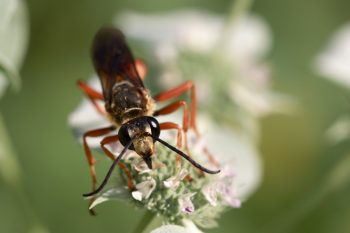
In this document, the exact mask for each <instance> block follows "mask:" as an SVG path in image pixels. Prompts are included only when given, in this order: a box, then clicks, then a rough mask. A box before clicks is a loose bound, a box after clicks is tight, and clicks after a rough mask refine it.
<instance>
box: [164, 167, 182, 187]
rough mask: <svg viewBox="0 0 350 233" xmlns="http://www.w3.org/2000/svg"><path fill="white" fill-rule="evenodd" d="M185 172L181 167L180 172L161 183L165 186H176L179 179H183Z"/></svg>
mask: <svg viewBox="0 0 350 233" xmlns="http://www.w3.org/2000/svg"><path fill="white" fill-rule="evenodd" d="M187 174H188V172H187V171H186V170H185V169H181V170H180V172H179V173H177V174H176V175H175V176H172V177H170V178H168V179H166V180H165V181H163V184H164V186H165V187H166V188H177V187H178V186H179V184H180V181H181V180H183V179H184V178H185V177H186V176H187Z"/></svg>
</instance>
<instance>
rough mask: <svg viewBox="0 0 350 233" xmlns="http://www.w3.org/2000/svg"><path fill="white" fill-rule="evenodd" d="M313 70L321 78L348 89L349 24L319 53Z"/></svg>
mask: <svg viewBox="0 0 350 233" xmlns="http://www.w3.org/2000/svg"><path fill="white" fill-rule="evenodd" d="M314 68H315V70H316V72H317V73H319V74H321V75H322V76H324V77H326V78H328V79H330V80H332V81H334V82H336V83H338V84H341V85H343V86H345V87H347V88H350V23H347V24H345V25H344V26H342V27H340V28H339V29H338V30H337V31H336V32H335V33H334V35H333V36H332V38H331V40H330V41H329V42H328V45H327V47H326V49H324V50H323V51H322V52H321V53H319V54H318V55H317V56H316V58H315V61H314Z"/></svg>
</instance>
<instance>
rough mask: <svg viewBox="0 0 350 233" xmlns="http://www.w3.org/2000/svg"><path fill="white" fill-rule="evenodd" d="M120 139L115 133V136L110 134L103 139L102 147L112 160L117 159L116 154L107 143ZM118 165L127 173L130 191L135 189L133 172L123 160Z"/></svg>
mask: <svg viewBox="0 0 350 233" xmlns="http://www.w3.org/2000/svg"><path fill="white" fill-rule="evenodd" d="M118 140H119V137H118V135H114V136H108V137H105V138H104V139H103V140H102V141H101V143H100V144H101V148H102V150H103V151H104V152H105V154H106V155H107V156H108V157H109V158H110V159H112V160H115V156H114V154H113V153H112V152H111V151H110V150H108V149H107V148H106V147H105V145H107V144H110V143H115V142H117V141H118ZM118 166H119V167H120V169H122V171H123V172H124V173H125V175H126V177H127V179H128V188H129V190H130V191H132V190H135V186H134V179H133V177H132V175H131V172H130V171H129V169H128V168H127V167H126V166H125V164H124V163H123V162H121V161H119V163H118Z"/></svg>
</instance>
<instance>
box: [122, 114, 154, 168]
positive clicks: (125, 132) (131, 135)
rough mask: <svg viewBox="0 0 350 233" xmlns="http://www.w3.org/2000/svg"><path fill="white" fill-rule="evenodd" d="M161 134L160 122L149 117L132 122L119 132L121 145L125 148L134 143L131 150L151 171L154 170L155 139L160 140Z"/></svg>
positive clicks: (123, 126) (127, 123) (124, 125)
mask: <svg viewBox="0 0 350 233" xmlns="http://www.w3.org/2000/svg"><path fill="white" fill-rule="evenodd" d="M159 134H160V127H159V123H158V121H157V120H156V119H155V118H154V117H149V116H143V117H138V118H136V119H133V120H130V121H128V122H126V123H125V124H123V125H122V126H121V127H120V129H119V131H118V136H119V140H120V143H121V144H122V145H123V146H125V145H127V144H128V143H129V142H130V141H132V145H131V146H130V147H129V149H131V150H134V151H135V152H136V153H137V154H138V155H140V156H141V157H142V158H143V160H144V161H145V163H146V164H147V166H148V168H150V169H152V159H151V156H152V155H153V154H154V143H155V141H154V138H158V137H159Z"/></svg>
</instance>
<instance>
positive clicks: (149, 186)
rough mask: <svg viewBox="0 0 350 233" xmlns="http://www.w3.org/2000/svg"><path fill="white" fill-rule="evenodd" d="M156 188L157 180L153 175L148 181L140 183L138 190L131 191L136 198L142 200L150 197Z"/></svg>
mask: <svg viewBox="0 0 350 233" xmlns="http://www.w3.org/2000/svg"><path fill="white" fill-rule="evenodd" d="M155 188H156V181H155V180H154V179H152V178H151V177H150V178H149V179H147V180H146V181H143V182H141V183H138V184H137V185H136V191H133V192H132V193H131V195H132V197H133V198H134V199H135V200H138V201H142V199H148V198H149V197H150V195H151V194H152V192H153V190H154V189H155Z"/></svg>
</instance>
